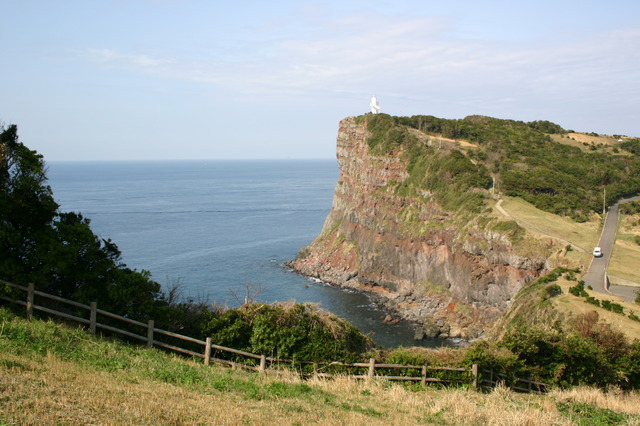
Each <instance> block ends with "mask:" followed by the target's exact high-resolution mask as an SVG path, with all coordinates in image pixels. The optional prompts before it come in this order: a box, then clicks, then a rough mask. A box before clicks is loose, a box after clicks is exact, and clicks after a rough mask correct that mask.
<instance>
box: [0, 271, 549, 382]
mask: <svg viewBox="0 0 640 426" xmlns="http://www.w3.org/2000/svg"><path fill="white" fill-rule="evenodd" d="M0 284H4V285H6V286H9V287H12V288H15V289H18V290H22V291H24V292H26V300H20V299H15V298H12V297H9V296H5V295H0V300H5V301H8V302H11V303H15V304H18V305H22V306H25V308H26V315H27V318H29V319H31V318H32V316H33V312H34V311H41V312H45V313H47V314H50V315H55V316H58V317H61V318H64V319H65V320H70V321H75V322H78V323H81V324H84V325H85V326H88V329H89V331H90V332H91V334H96V332H97V330H106V331H109V332H112V333H117V334H121V335H124V336H127V337H129V338H132V339H136V340H140V341H142V342H145V343H146V346H147V347H148V348H151V347H154V346H155V347H160V348H163V349H168V350H171V351H175V352H179V353H182V354H186V355H190V356H193V357H198V358H202V359H203V361H204V364H205V365H209V364H210V362H212V361H213V362H217V363H221V364H226V365H231V366H233V367H237V368H242V369H246V370H252V371H259V372H264V371H266V370H267V368H268V367H269V366H272V367H273V366H278V365H281V364H284V365H289V367H290V368H295V367H296V366H298V367H300V371H299V373H300V375H301V376H303V377H322V378H331V377H334V376H335V374H330V373H327V372H326V371H328V370H331V369H335V368H336V367H341V368H342V370H343V372H344V371H349V370H353V369H357V370H363V373H364V374H346V375H348V376H350V377H353V378H357V379H372V378H374V377H378V378H384V379H386V380H393V381H413V382H420V383H421V384H422V386H426V385H427V384H429V383H442V384H452V383H458V384H469V385H471V386H472V388H474V389H477V388H478V387H479V385H487V386H489V387H493V386H495V385H496V384H498V383H499V382H504V380H505V378H506V375H504V374H499V373H494V372H493V371H488V370H487V371H483V373H484V374H483V380H482V381H481V382H479V381H478V377H479V374H478V373H479V372H478V365H477V364H474V365H472V367H471V368H470V369H468V368H453V367H436V366H431V365H426V364H425V365H404V364H385V363H377V362H376V360H375V359H374V358H371V359H370V360H369V362H366V363H342V362H309V361H303V362H297V361H293V360H283V359H276V358H272V357H268V356H266V355H264V354H262V355H256V354H253V353H250V352H245V351H241V350H238V349H233V348H227V347H224V346H220V345H216V344H213V343H212V341H211V338H210V337H207V338H206V339H205V340H200V339H195V338H193V337H189V336H184V335H182V334H178V333H173V332H171V331H167V330H162V329H159V328H156V327H155V325H154V320H149V321H148V322H146V323H144V322H140V321H136V320H133V319H130V318H126V317H123V316H120V315H116V314H113V313H111V312H108V311H104V310H102V309H98V306H97V303H96V302H91V303H90V304H89V305H85V304H83V303H78V302H75V301H72V300H68V299H65V298H62V297H58V296H54V295H51V294H48V293H44V292H42V291H38V290H36V289H35V288H34V285H33V284H29V285H28V286H27V287H24V286H21V285H17V284H12V283H9V282H6V281H3V280H0ZM36 296H38V297H42V298H45V299H50V300H53V301H55V302H58V303H64V304H68V305H70V306H73V307H75V308H80V309H84V310H86V311H87V313H88V319H87V318H83V317H79V316H76V315H71V314H68V313H65V312H61V311H59V310H56V309H51V308H47V307H45V306H42V305H37V304H36V303H35V297H36ZM99 316H103V317H106V318H110V319H113V320H117V321H121V322H124V323H126V324H130V325H134V326H138V327H140V328H141V329H142V330H143V334H136V333H133V332H131V331H127V330H123V329H121V328H118V327H114V326H111V325H107V324H104V323H101V322H99ZM159 335H161V336H168V337H171V338H174V339H177V340H178V341H184V342H188V343H189V344H190V346H191V347H192V348H193V347H194V346H196V347H197V346H201V347H202V350H201V351H200V352H196V351H193V350H191V349H186V348H184V347H180V346H177V345H172V344H168V343H165V342H162V341H159V340H157V339H156V337H157V336H159ZM187 346H189V345H187ZM218 352H221V353H227V354H233V355H236V356H240V357H244V358H249V359H250V361H249V362H247V363H242V362H236V361H237V359H236V361H231V360H227V359H223V358H218V357H217V356H216V355H217V353H218ZM376 370H378V371H379V373H380V374H376ZM381 370H385V371H381ZM418 371H419V373H418ZM437 372H439V373H437ZM447 372H450V373H451V374H453V375H455V376H457V377H454V378H451V377H449V378H442V377H429V376H430V375H443V374H444V375H446V374H447ZM394 373H395V374H398V375H392V374H394ZM403 373H404V374H403ZM434 373H436V374H434ZM342 375H345V374H342ZM485 375H488V377H485ZM518 380H519V381H520V382H523V383H525V384H526V385H527V384H528V387H521V386H517V387H513V386H512V389H514V390H518V391H522V392H543V389H546V386H547V385H545V384H544V383H539V382H534V381H530V380H521V379H518Z"/></svg>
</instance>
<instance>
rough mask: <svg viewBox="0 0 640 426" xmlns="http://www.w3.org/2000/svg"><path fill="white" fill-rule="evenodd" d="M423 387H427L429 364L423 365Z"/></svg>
mask: <svg viewBox="0 0 640 426" xmlns="http://www.w3.org/2000/svg"><path fill="white" fill-rule="evenodd" d="M420 383H421V384H422V387H423V388H426V387H427V364H426V363H425V364H424V365H423V366H422V380H421V381H420Z"/></svg>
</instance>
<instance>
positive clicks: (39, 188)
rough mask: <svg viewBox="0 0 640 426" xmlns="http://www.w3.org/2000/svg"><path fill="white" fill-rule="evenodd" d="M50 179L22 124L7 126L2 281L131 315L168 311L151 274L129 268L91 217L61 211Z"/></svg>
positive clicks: (2, 147) (2, 149)
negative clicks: (22, 138) (23, 137)
mask: <svg viewBox="0 0 640 426" xmlns="http://www.w3.org/2000/svg"><path fill="white" fill-rule="evenodd" d="M46 181H47V177H46V167H45V163H44V159H43V157H42V155H39V154H37V153H36V152H35V151H32V150H30V149H29V148H27V147H26V146H25V145H23V144H22V143H21V142H19V141H18V132H17V127H16V126H15V125H11V126H9V127H7V128H0V253H2V256H0V278H1V279H4V280H7V281H11V282H14V283H17V284H23V285H25V284H27V283H34V284H35V285H36V288H37V289H39V290H42V291H46V292H49V293H53V294H56V295H58V296H61V297H65V298H69V299H73V300H76V301H78V302H84V303H89V302H91V301H97V302H99V304H100V306H101V308H103V309H107V310H112V311H113V312H117V313H121V314H124V315H128V316H131V317H139V318H142V317H150V316H151V315H153V314H158V312H159V309H161V308H165V307H166V305H167V304H166V301H165V300H164V295H163V294H162V292H161V291H160V285H159V284H158V283H156V282H154V281H152V280H151V279H150V275H149V273H148V272H146V271H142V272H138V271H135V270H131V269H129V268H127V267H126V265H124V264H123V263H122V261H121V253H120V251H119V250H118V247H117V246H116V245H115V244H114V243H113V242H112V241H111V240H105V239H101V238H99V237H98V236H96V235H95V234H94V233H93V231H92V230H91V227H90V222H89V219H86V218H84V217H83V216H82V215H81V214H79V213H62V212H59V211H58V208H59V206H58V204H57V203H56V202H55V200H54V198H53V193H52V191H51V188H50V187H49V186H48V185H47V184H46ZM165 316H167V315H165Z"/></svg>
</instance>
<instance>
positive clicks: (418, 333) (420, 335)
mask: <svg viewBox="0 0 640 426" xmlns="http://www.w3.org/2000/svg"><path fill="white" fill-rule="evenodd" d="M413 340H424V329H423V328H416V330H415V333H414V335H413Z"/></svg>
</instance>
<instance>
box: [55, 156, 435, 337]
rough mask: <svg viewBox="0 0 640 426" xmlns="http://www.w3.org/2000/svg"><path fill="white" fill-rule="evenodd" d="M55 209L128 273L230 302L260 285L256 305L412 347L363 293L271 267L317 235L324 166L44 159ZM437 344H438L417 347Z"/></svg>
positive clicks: (332, 166)
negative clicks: (86, 224) (309, 311)
mask: <svg viewBox="0 0 640 426" xmlns="http://www.w3.org/2000/svg"><path fill="white" fill-rule="evenodd" d="M48 166H49V170H48V176H49V184H50V185H51V187H52V189H53V193H54V196H55V198H56V200H57V201H58V203H59V204H60V205H61V207H60V208H61V210H62V211H76V212H81V213H82V214H83V215H84V216H85V217H87V218H89V219H90V220H91V226H92V228H93V230H94V232H96V233H97V234H98V235H100V236H101V237H102V238H111V239H112V240H113V241H114V242H115V243H116V244H117V245H118V247H119V248H120V250H121V251H122V254H123V256H122V257H123V261H124V263H126V264H127V265H128V266H129V267H131V268H135V269H138V270H141V269H146V270H148V271H150V272H151V274H152V276H153V278H154V279H155V280H156V281H158V282H159V283H161V284H163V286H165V287H166V286H167V285H169V284H171V283H173V282H180V283H182V285H183V289H184V297H190V298H194V299H196V300H201V299H206V300H209V301H215V302H216V303H219V304H225V303H226V304H227V305H229V306H230V307H233V306H236V305H237V302H236V298H235V297H234V296H233V292H234V291H235V293H236V294H237V295H239V296H240V297H243V296H244V289H245V284H248V285H249V286H251V287H253V288H257V287H263V288H264V290H263V291H262V293H260V294H259V296H258V298H257V300H258V301H261V302H268V303H270V302H274V301H287V300H294V301H296V302H299V303H304V302H314V303H319V304H320V306H321V307H322V308H324V309H327V310H329V311H331V312H333V313H335V314H336V315H338V316H340V317H342V318H345V319H348V320H349V321H351V322H352V323H354V324H355V325H356V326H358V327H360V329H362V330H363V331H365V332H367V333H373V338H374V340H375V341H376V342H377V343H379V344H382V345H384V346H388V347H393V346H399V345H404V346H412V345H414V344H415V342H414V340H413V330H412V327H411V325H410V324H407V323H400V324H398V325H395V326H388V325H382V324H381V319H382V318H383V317H384V315H385V313H384V312H382V311H380V310H378V309H376V307H375V306H373V305H372V303H371V302H370V300H369V299H368V297H367V296H366V295H363V294H360V293H356V292H350V291H345V290H342V289H338V288H335V287H331V286H328V285H325V284H323V283H317V282H313V281H311V280H309V279H307V278H305V277H301V276H299V275H296V274H293V273H290V272H287V271H286V270H285V269H283V268H282V267H281V266H280V265H281V264H282V263H283V262H285V261H287V260H291V259H293V258H294V257H295V255H296V253H297V251H298V250H299V249H300V248H302V247H304V246H305V245H307V244H309V243H310V242H311V241H312V240H313V238H314V237H315V236H317V235H318V234H319V233H320V231H321V229H322V225H323V223H324V220H325V218H326V216H327V214H328V213H329V210H330V208H331V202H332V198H333V189H334V186H335V184H336V182H337V180H338V167H337V164H336V162H335V161H334V160H307V161H304V160H282V161H273V160H270V161H167V162H159V161H154V162H50V163H48ZM420 344H422V345H425V346H439V345H441V344H442V342H440V341H432V342H430V341H425V342H420Z"/></svg>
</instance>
